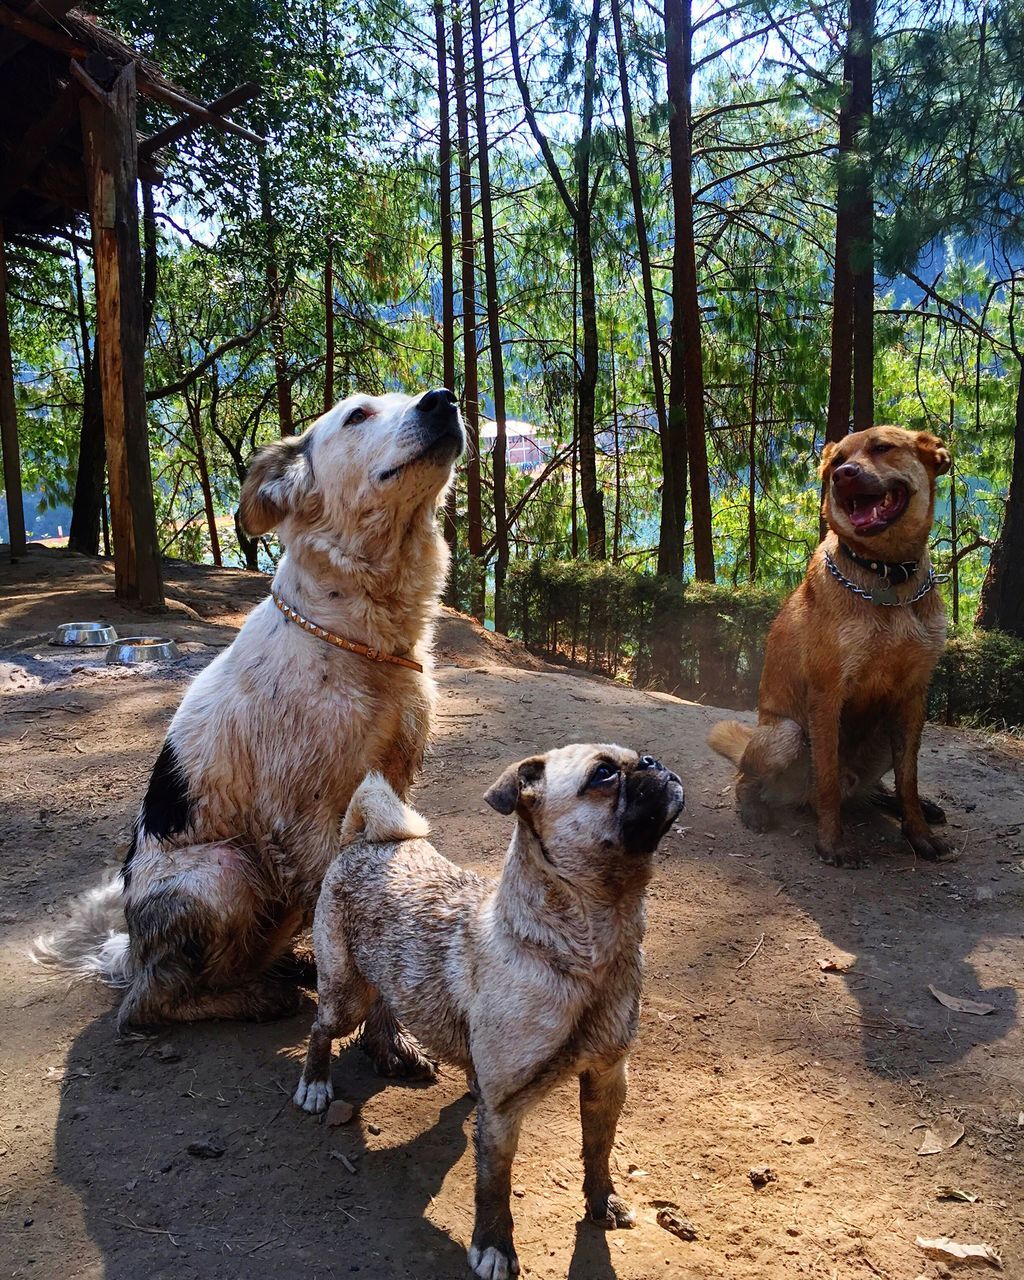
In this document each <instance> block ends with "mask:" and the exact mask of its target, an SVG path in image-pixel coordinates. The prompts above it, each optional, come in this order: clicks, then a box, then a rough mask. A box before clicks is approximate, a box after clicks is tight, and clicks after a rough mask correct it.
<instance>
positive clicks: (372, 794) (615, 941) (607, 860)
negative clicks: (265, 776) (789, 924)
mask: <svg viewBox="0 0 1024 1280" xmlns="http://www.w3.org/2000/svg"><path fill="white" fill-rule="evenodd" d="M486 799H487V802H488V803H489V804H490V805H491V806H492V807H493V808H494V809H497V811H498V812H499V813H503V814H511V813H515V815H516V825H515V830H514V832H513V834H512V842H511V844H510V845H509V850H508V854H507V856H506V858H505V864H504V867H503V869H502V873H501V876H500V878H499V879H498V881H497V882H493V881H486V880H482V879H481V878H480V877H479V876H477V875H474V874H473V873H472V872H470V871H464V870H462V869H461V868H460V867H457V866H455V865H454V864H453V863H451V862H449V861H448V860H447V859H446V858H443V857H441V855H440V854H439V853H437V852H436V850H435V849H434V848H433V846H432V845H431V844H430V843H429V842H428V841H427V839H426V836H427V831H428V828H427V824H426V821H425V820H424V819H423V818H422V817H421V816H420V815H419V814H418V813H415V812H414V811H413V810H412V809H409V808H408V807H407V806H406V805H404V804H403V803H402V801H401V800H400V799H399V798H398V796H397V795H396V794H395V792H394V791H393V790H392V788H391V787H390V786H389V784H388V783H387V782H386V781H385V780H384V778H382V777H381V776H380V775H379V774H376V773H372V774H370V775H368V777H367V778H366V780H365V781H364V782H363V783H362V785H361V786H360V787H359V789H358V790H357V791H356V793H355V795H354V796H353V798H352V802H351V804H350V805H349V809H348V812H347V814H346V816H345V823H344V827H343V829H342V837H341V840H342V848H341V852H340V853H339V854H338V856H337V857H336V858H335V859H334V861H333V862H332V864H331V866H330V868H329V869H328V872H327V875H326V877H325V879H324V883H323V888H322V890H321V893H320V899H319V902H318V903H317V908H316V914H315V917H314V923H313V939H314V945H315V948H316V960H317V971H318V977H319V1001H320V1003H319V1010H318V1013H317V1018H316V1021H315V1022H314V1023H313V1028H312V1032H311V1035H310V1042H309V1051H308V1054H307V1057H306V1066H305V1069H304V1071H303V1073H302V1078H301V1080H300V1081H299V1086H298V1089H297V1090H296V1093H295V1103H296V1105H297V1106H299V1107H302V1108H303V1109H304V1110H306V1111H310V1112H317V1111H323V1110H324V1108H325V1107H326V1106H327V1104H328V1102H329V1101H330V1099H331V1097H332V1096H333V1090H332V1086H331V1042H332V1040H333V1039H334V1038H335V1037H338V1036H346V1035H348V1034H349V1033H350V1032H352V1031H354V1030H355V1028H356V1027H357V1026H358V1025H359V1024H360V1023H361V1022H362V1021H363V1019H364V1018H365V1017H366V1014H367V1011H368V1010H369V1009H370V1007H371V1006H372V1005H373V1003H374V1001H375V1000H376V999H377V998H378V996H379V997H381V998H382V999H383V1002H384V1003H385V1005H386V1006H387V1007H388V1008H389V1009H390V1010H391V1012H392V1014H393V1015H394V1016H395V1017H397V1018H398V1019H399V1020H400V1021H401V1022H402V1023H403V1024H404V1025H405V1026H406V1027H408V1029H409V1030H410V1031H411V1032H412V1034H413V1035H415V1036H417V1037H418V1038H419V1039H420V1040H421V1042H422V1043H423V1045H424V1047H425V1048H426V1050H427V1051H428V1052H433V1053H434V1054H436V1055H437V1056H438V1057H440V1058H443V1059H444V1060H445V1061H447V1062H451V1063H454V1064H456V1065H457V1066H461V1067H463V1068H464V1069H465V1070H466V1073H467V1076H468V1078H469V1080H470V1087H471V1089H472V1090H473V1092H474V1094H475V1095H476V1098H477V1137H476V1146H477V1182H476V1222H475V1225H474V1229H473V1239H472V1243H471V1245H470V1248H469V1265H470V1267H471V1268H472V1269H473V1271H474V1272H475V1274H476V1275H477V1276H479V1277H480V1278H481V1280H507V1278H508V1277H509V1276H512V1275H515V1274H516V1273H518V1271H519V1262H518V1260H517V1258H516V1253H515V1249H514V1247H513V1244H512V1212H511V1208H510V1204H509V1199H510V1193H511V1183H512V1160H513V1158H514V1156H515V1152H516V1146H517V1144H518V1140H519V1129H520V1125H521V1124H522V1121H523V1117H524V1115H525V1114H526V1112H527V1110H529V1108H530V1107H532V1106H533V1105H534V1104H535V1103H536V1102H538V1101H539V1100H540V1099H541V1098H542V1097H543V1096H544V1095H545V1094H547V1093H548V1092H549V1091H550V1090H551V1089H552V1088H553V1087H554V1086H555V1085H556V1084H557V1083H558V1082H559V1081H561V1080H563V1079H565V1078H566V1077H567V1076H569V1075H578V1076H579V1078H580V1113H581V1117H582V1122H583V1166H584V1179H583V1192H584V1195H585V1197H586V1202H587V1211H588V1213H589V1215H590V1217H591V1218H593V1219H595V1220H596V1221H597V1222H599V1223H601V1224H603V1225H604V1226H607V1227H630V1226H632V1225H633V1221H634V1217H633V1213H632V1212H631V1210H630V1209H629V1207H628V1205H626V1204H625V1203H624V1202H623V1201H622V1200H621V1199H620V1198H619V1196H618V1195H617V1194H616V1191H615V1187H614V1185H613V1183H612V1179H611V1174H610V1172H609V1168H608V1157H609V1153H610V1151H611V1147H612V1142H613V1140H614V1137H615V1127H616V1124H617V1122H618V1118H619V1113H620V1111H621V1110H622V1104H623V1101H624V1099H625V1096H626V1056H627V1054H628V1052H629V1049H630V1046H631V1045H632V1043H633V1040H634V1038H635V1036H636V1030H637V1023H638V1019H639V1013H640V987H641V977H642V956H641V950H640V945H641V941H642V939H643V933H644V892H645V890H646V887H647V883H648V881H649V880H650V878H651V871H652V866H653V854H654V851H655V849H656V848H657V845H658V842H659V841H660V840H661V838H662V836H663V835H664V834H665V832H666V831H667V830H668V828H669V826H670V825H671V823H672V822H673V820H674V819H675V818H676V816H677V815H678V814H679V812H680V810H681V809H682V807H683V786H682V783H681V782H680V780H679V778H678V777H677V776H676V775H675V774H674V773H670V772H669V771H668V770H667V769H665V768H664V767H663V766H662V765H660V764H659V763H658V762H657V761H656V760H655V759H653V758H652V757H651V756H649V755H638V754H637V753H636V752H635V751H629V750H627V749H625V748H623V747H618V746H607V745H593V744H589V745H582V744H577V745H573V746H567V747H561V748H559V749H558V750H556V751H549V752H548V753H547V754H546V755H540V756H533V757H531V758H530V759H528V760H523V761H521V762H520V763H519V764H516V765H513V766H512V767H511V768H509V769H508V770H506V772H505V773H503V774H502V776H501V777H500V778H499V779H498V781H497V782H496V783H495V784H494V785H493V786H492V787H491V789H490V790H489V791H488V792H487V795H486Z"/></svg>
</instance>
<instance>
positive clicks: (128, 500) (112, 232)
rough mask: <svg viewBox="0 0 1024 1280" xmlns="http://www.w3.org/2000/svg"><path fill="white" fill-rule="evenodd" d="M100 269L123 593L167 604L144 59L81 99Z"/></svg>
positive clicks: (117, 567) (117, 578)
mask: <svg viewBox="0 0 1024 1280" xmlns="http://www.w3.org/2000/svg"><path fill="white" fill-rule="evenodd" d="M81 117H82V138H83V143H84V151H85V162H86V165H85V167H86V187H87V190H88V198H89V210H90V218H91V223H92V243H93V262H94V270H95V277H96V345H97V352H98V356H97V363H98V365H99V371H100V386H101V388H102V397H103V422H104V430H105V432H106V445H107V470H108V479H109V485H110V519H111V526H112V532H113V540H114V587H115V592H116V594H117V596H118V598H119V599H122V600H127V601H131V602H137V603H139V604H141V605H143V606H144V607H151V608H163V603H164V598H163V580H162V574H161V568H160V547H159V542H158V540H157V531H156V512H155V508H154V502H153V476H152V470H151V468H150V461H149V436H148V432H147V423H146V387H145V370H144V355H145V335H144V332H143V325H142V319H143V316H142V263H141V255H140V252H139V207H138V197H137V195H136V186H137V181H138V168H137V157H136V141H137V139H136V132H135V128H136V125H135V119H136V113H135V64H134V63H128V65H127V66H126V67H124V68H123V69H122V70H121V71H120V73H119V74H118V76H117V79H116V80H115V82H114V84H113V86H112V87H111V88H110V90H109V92H108V93H107V96H106V100H105V102H103V103H101V102H99V101H97V99H96V98H94V97H93V96H92V95H91V94H88V93H87V94H85V95H84V96H83V97H82V100H81Z"/></svg>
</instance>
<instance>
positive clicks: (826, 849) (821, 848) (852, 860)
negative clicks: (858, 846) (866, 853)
mask: <svg viewBox="0 0 1024 1280" xmlns="http://www.w3.org/2000/svg"><path fill="white" fill-rule="evenodd" d="M815 849H816V850H817V853H818V857H819V858H820V859H821V860H822V862H826V863H828V865H829V866H830V867H850V868H856V867H863V866H866V865H867V864H866V863H865V861H864V859H863V858H862V857H861V855H860V854H859V853H857V852H856V851H855V850H853V849H851V848H850V846H849V845H848V844H846V842H845V841H842V840H841V841H840V842H839V843H838V844H824V843H823V842H822V841H821V840H819V841H818V842H817V844H816V845H815Z"/></svg>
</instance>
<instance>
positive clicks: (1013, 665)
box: [928, 631, 1024, 728]
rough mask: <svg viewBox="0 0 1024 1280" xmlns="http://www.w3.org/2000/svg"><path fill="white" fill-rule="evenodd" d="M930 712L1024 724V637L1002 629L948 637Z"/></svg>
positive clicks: (1003, 724) (950, 721) (1007, 725)
mask: <svg viewBox="0 0 1024 1280" xmlns="http://www.w3.org/2000/svg"><path fill="white" fill-rule="evenodd" d="M928 711H929V714H930V715H931V716H932V718H933V719H936V720H944V721H945V722H946V724H955V723H956V722H957V721H962V720H967V721H971V722H973V723H977V724H986V725H995V726H998V727H1000V728H1014V727H1019V726H1024V640H1018V639H1016V638H1015V637H1014V636H1009V635H1006V634H1005V633H1004V632H1002V631H968V632H958V633H957V634H955V635H952V636H950V638H949V642H948V643H947V645H946V652H945V653H944V654H943V655H942V659H941V661H940V662H939V665H938V668H937V669H936V672H935V676H934V678H933V680H932V687H931V690H930V691H929V696H928Z"/></svg>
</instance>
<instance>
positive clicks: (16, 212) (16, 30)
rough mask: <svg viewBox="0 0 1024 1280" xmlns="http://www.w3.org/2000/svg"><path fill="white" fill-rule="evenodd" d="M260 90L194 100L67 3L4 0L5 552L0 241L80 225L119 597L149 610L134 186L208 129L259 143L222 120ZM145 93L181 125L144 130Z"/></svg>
mask: <svg viewBox="0 0 1024 1280" xmlns="http://www.w3.org/2000/svg"><path fill="white" fill-rule="evenodd" d="M257 93H258V89H257V87H256V86H255V85H251V84H250V85H242V86H240V87H239V88H238V89H235V90H233V91H232V92H231V93H229V94H227V95H225V96H224V97H222V98H220V99H218V100H217V101H215V102H209V103H204V102H199V101H197V100H195V99H194V98H192V97H191V96H190V95H189V94H188V93H187V92H185V91H184V90H182V89H181V88H179V87H177V86H176V85H174V84H172V83H171V82H170V81H168V80H167V79H166V78H165V77H164V76H163V75H162V74H161V72H160V70H159V68H158V67H156V66H155V65H154V64H153V63H152V62H150V61H149V60H148V59H146V58H145V57H143V56H142V55H141V54H139V53H138V52H137V51H136V50H134V49H132V48H130V47H129V46H128V45H126V44H125V43H124V42H123V41H121V40H119V39H118V38H117V37H116V36H114V35H113V34H112V33H111V32H109V31H107V30H105V29H104V28H103V27H102V26H100V24H99V23H98V22H97V21H96V20H95V19H94V18H92V17H90V16H88V15H87V14H84V13H82V12H80V11H76V10H74V9H72V0H0V441H2V446H3V466H4V488H5V490H6V493H7V510H8V526H9V528H8V532H9V540H10V548H11V555H12V556H13V557H17V556H18V555H19V554H22V553H23V552H24V550H25V545H26V539H25V521H24V512H23V510H22V502H21V476H20V461H19V451H18V433H17V421H16V413H15V396H14V375H13V359H12V353H11V342H10V327H9V323H8V315H7V289H6V259H5V248H4V246H5V242H6V243H8V244H10V243H13V244H19V243H20V244H24V245H29V246H31V245H37V246H42V245H44V244H45V243H46V241H47V240H48V238H50V237H53V236H58V237H63V238H67V239H71V240H72V241H73V242H75V243H78V242H79V240H80V237H81V236H82V234H83V233H84V232H85V230H86V228H87V227H88V229H89V232H90V233H91V241H92V251H93V266H94V278H95V285H96V354H97V364H98V369H99V381H100V388H101V392H102V401H103V436H104V440H105V445H106V458H107V476H108V487H109V495H110V525H111V535H112V539H113V553H114V578H115V591H116V594H117V595H118V597H119V598H121V599H123V600H126V601H130V602H133V603H137V604H141V605H144V606H148V607H155V608H159V607H161V606H162V605H163V586H162V581H161V571H160V559H159V545H158V542H157V532H156V518H155V513H154V507H153V485H152V474H151V470H150V461H149V443H148V436H147V429H146V402H145V379H144V369H143V353H144V348H145V333H144V324H143V303H142V267H141V254H140V248H139V211H138V194H137V192H138V181H139V180H140V179H141V180H142V181H143V182H146V183H150V184H153V185H159V184H160V183H161V182H162V181H163V173H162V172H161V169H160V162H161V152H163V151H164V149H165V148H168V147H170V146H172V145H173V143H174V142H176V141H178V140H179V139H180V138H182V137H184V136H185V135H186V134H188V133H190V132H192V131H193V130H195V129H197V128H200V127H203V126H205V125H211V126H212V127H213V128H215V129H217V130H219V131H221V132H223V133H233V134H237V135H240V136H241V137H243V138H247V139H248V140H249V141H251V142H253V143H255V144H256V145H262V144H263V141H264V140H263V139H262V138H260V137H259V136H258V135H256V134H254V133H252V132H251V131H250V130H248V129H245V128H243V127H242V126H241V125H239V124H237V123H235V122H234V121H233V120H230V119H228V116H227V112H229V111H230V110H232V108H234V107H237V106H240V105H241V104H242V103H244V102H247V101H249V100H250V99H251V98H252V97H254V96H255V95H256V94H257ZM140 94H141V95H143V96H145V97H146V98H148V99H151V100H152V101H155V102H158V103H160V104H161V105H163V106H166V107H167V108H169V109H170V110H171V111H172V112H173V113H174V114H175V115H177V116H178V117H179V118H178V119H177V120H176V121H175V122H174V123H172V124H169V125H168V126H166V127H165V128H162V129H160V130H159V131H158V132H156V133H154V134H153V135H151V136H149V137H144V136H140V135H139V133H138V128H137V101H138V96H139V95H140Z"/></svg>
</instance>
